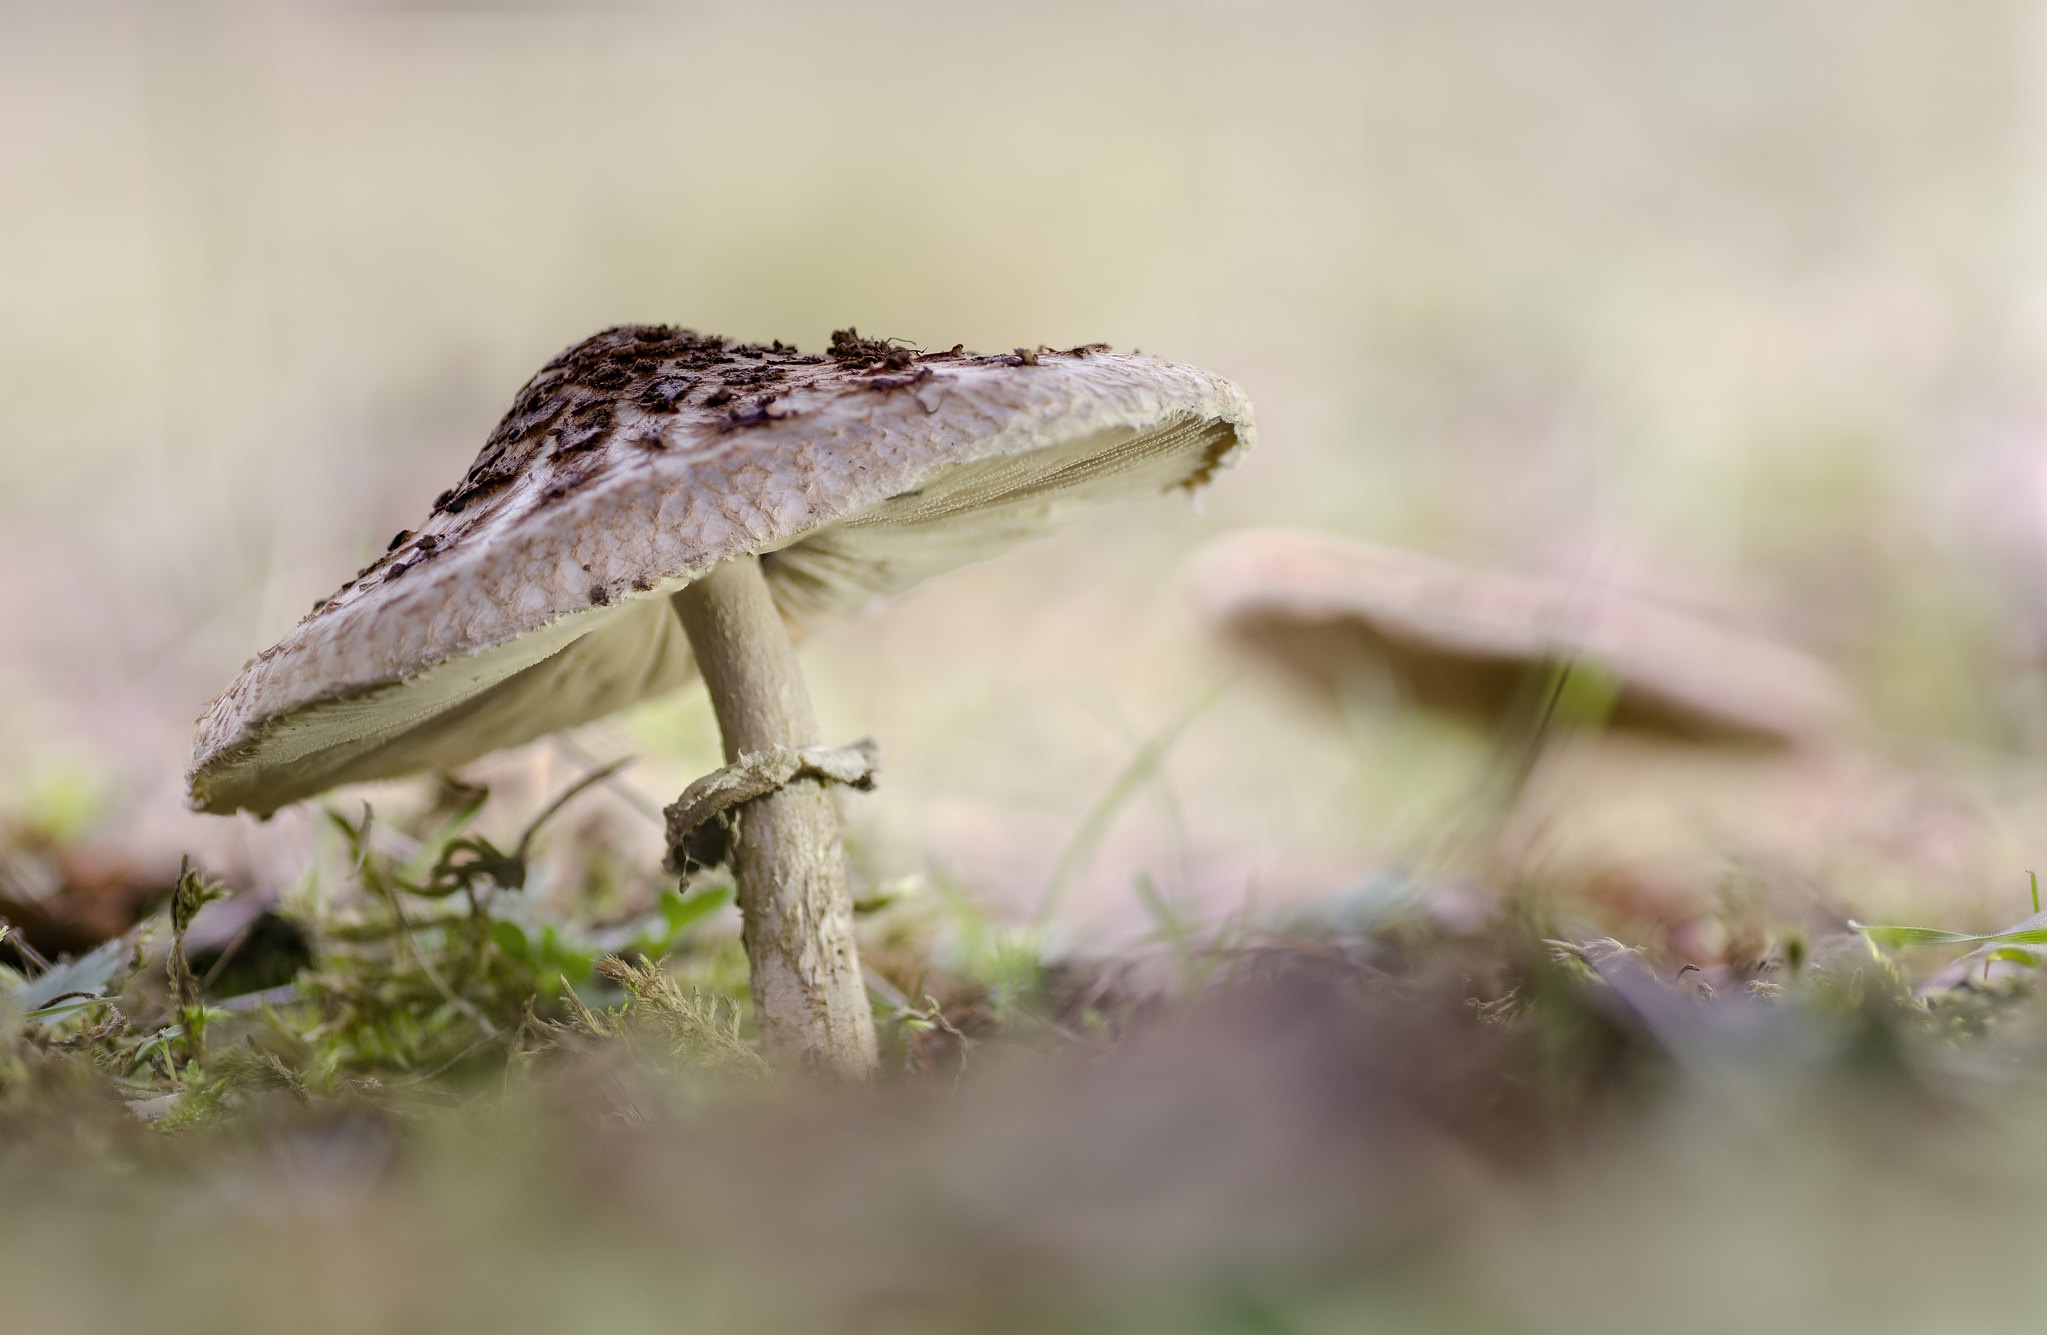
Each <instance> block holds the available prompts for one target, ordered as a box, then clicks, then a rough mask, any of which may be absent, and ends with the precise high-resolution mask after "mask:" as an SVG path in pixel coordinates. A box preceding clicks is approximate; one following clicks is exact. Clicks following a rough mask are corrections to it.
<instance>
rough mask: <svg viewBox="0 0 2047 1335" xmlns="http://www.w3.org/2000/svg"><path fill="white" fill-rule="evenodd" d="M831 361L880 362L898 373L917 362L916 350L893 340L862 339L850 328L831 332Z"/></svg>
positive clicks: (858, 333)
mask: <svg viewBox="0 0 2047 1335" xmlns="http://www.w3.org/2000/svg"><path fill="white" fill-rule="evenodd" d="M832 360H833V361H835V362H856V363H859V362H880V363H881V364H882V366H883V367H885V368H887V369H888V370H891V371H900V370H902V369H904V368H905V367H907V366H909V365H910V364H911V363H913V362H915V361H916V360H917V350H916V349H915V348H906V347H903V346H901V345H899V344H898V343H897V342H896V341H895V340H894V339H888V338H862V337H860V331H859V330H857V329H853V328H851V327H848V328H845V329H834V330H833V331H832Z"/></svg>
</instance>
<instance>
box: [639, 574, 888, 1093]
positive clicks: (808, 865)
mask: <svg viewBox="0 0 2047 1335" xmlns="http://www.w3.org/2000/svg"><path fill="white" fill-rule="evenodd" d="M674 603H675V613H676V616H677V617H678V618H680V619H681V621H682V628H683V631H684V632H685V633H686V634H687V635H688V636H689V642H690V648H691V650H692V651H693V652H694V653H695V654H696V660H697V667H698V670H699V671H700V672H702V674H703V678H704V684H705V686H706V687H707V688H708V689H709V691H710V695H711V707H712V709H713V710H714V711H715V712H716V713H717V716H718V729H719V732H720V733H721V734H722V735H723V738H724V744H725V759H726V761H727V762H728V763H731V762H735V761H737V760H738V759H739V757H740V756H741V754H743V753H748V752H757V751H765V750H767V749H768V748H770V747H773V746H788V747H796V748H802V747H810V746H816V745H818V743H819V740H820V739H819V737H818V730H817V719H816V717H815V715H814V714H813V713H812V712H811V707H810V692H809V691H808V690H807V689H806V688H805V687H804V684H803V675H802V672H801V671H800V670H799V668H798V666H797V663H796V651H795V648H794V647H793V646H792V645H791V644H790V643H789V632H788V630H787V628H785V627H784V626H783V624H782V618H781V614H780V613H779V612H777V611H776V610H775V602H774V598H773V596H772V595H771V594H770V593H769V591H768V585H767V580H766V579H765V578H763V576H762V574H761V568H760V562H759V561H758V560H756V559H755V558H753V557H750V556H748V557H739V558H735V559H733V560H729V561H726V562H725V563H724V564H722V565H719V566H717V567H716V568H714V569H713V570H712V571H711V573H710V574H708V575H706V576H705V577H704V578H702V579H700V580H698V581H697V582H696V583H694V584H691V585H690V586H689V587H688V588H686V589H683V590H682V591H681V592H679V593H677V594H676V595H675V599H674ZM739 813H740V814H739V833H738V839H737V841H736V845H735V847H734V849H733V854H732V870H733V875H734V877H735V878H736V879H737V880H738V882H739V910H740V916H741V920H742V923H743V932H744V936H745V941H746V958H747V962H748V964H749V965H750V966H751V968H752V975H753V1000H754V1013H755V1015H756V1017H757V1019H758V1022H759V1025H760V1032H761V1045H762V1047H763V1048H764V1049H765V1050H766V1053H767V1055H768V1058H769V1060H770V1061H772V1062H774V1063H775V1064H777V1065H778V1066H795V1067H799V1068H802V1069H806V1070H815V1071H820V1072H825V1073H829V1074H833V1075H838V1076H844V1077H849V1078H854V1079H861V1078H865V1077H867V1076H870V1075H872V1074H873V1073H874V1071H875V1069H876V1066H877V1057H876V1054H875V1045H874V1016H873V1012H872V1010H871V1009H870V1008H869V1006H868V1002H867V988H866V985H865V983H864V982H863V981H862V980H861V976H860V957H859V954H858V952H857V951H856V949H855V947H854V944H853V901H852V897H851V896H850V895H849V894H848V893H847V890H846V856H845V851H844V849H843V848H842V846H841V845H840V842H839V815H838V810H837V808H836V806H835V805H834V803H833V797H832V794H831V792H830V790H829V789H828V787H827V785H826V784H825V783H823V782H821V781H820V780H818V779H814V778H798V779H796V780H794V781H792V782H791V783H789V784H788V785H787V786H785V787H783V788H780V789H778V790H776V791H775V792H772V793H769V794H768V795H766V796H764V797H758V798H754V799H753V800H752V801H749V802H747V803H746V804H745V805H744V806H743V807H741V808H739Z"/></svg>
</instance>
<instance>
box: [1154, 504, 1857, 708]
mask: <svg viewBox="0 0 2047 1335" xmlns="http://www.w3.org/2000/svg"><path fill="white" fill-rule="evenodd" d="M1194 582H1195V586H1196V590H1197V596H1198V597H1199V599H1200V601H1201V606H1202V611H1203V615H1204V619H1205V620H1206V621H1207V623H1208V625H1209V626H1210V628H1211V629H1213V630H1214V631H1216V632H1217V633H1218V634H1219V635H1221V636H1223V637H1224V638H1226V639H1228V640H1231V641H1233V642H1235V643H1237V644H1239V645H1242V646H1243V647H1245V648H1246V649H1248V650H1250V651H1252V652H1253V653H1255V654H1257V655H1258V656H1259V657H1261V658H1264V659H1266V660H1268V661H1271V662H1274V663H1276V664H1278V665H1279V666H1281V667H1282V668H1283V669H1284V670H1286V671H1288V672H1289V673H1291V674H1292V675H1294V676H1296V677H1297V678H1300V679H1302V680H1304V681H1306V682H1309V683H1312V684H1314V685H1315V686H1316V687H1318V688H1320V689H1323V690H1326V691H1331V692H1338V691H1342V690H1343V689H1345V687H1346V685H1347V684H1348V683H1349V682H1351V681H1354V680H1356V679H1357V678H1358V677H1359V676H1360V675H1361V674H1363V673H1367V672H1372V671H1378V672H1381V673H1383V674H1385V675H1386V676H1388V677H1390V678H1391V680H1392V682H1393V684H1394V685H1395V686H1396V687H1397V688H1398V690H1399V692H1400V694H1401V695H1402V696H1403V697H1405V698H1406V699H1408V700H1410V701H1412V702H1413V703H1415V704H1417V705H1420V706H1422V707H1424V708H1431V709H1440V710H1444V711H1448V712H1454V713H1460V714H1464V715H1467V716H1476V717H1480V718H1483V719H1486V720H1497V719H1499V718H1501V717H1503V716H1504V715H1505V714H1506V713H1507V711H1508V710H1510V709H1511V708H1513V707H1514V704H1515V702H1516V700H1517V699H1518V698H1522V696H1523V693H1524V692H1526V691H1527V689H1528V686H1529V683H1530V681H1531V677H1532V675H1533V674H1535V673H1538V672H1540V671H1542V670H1544V669H1547V668H1551V667H1555V666H1559V665H1568V664H1589V665H1591V666H1594V667H1596V668H1598V669H1599V670H1600V671H1602V672H1603V673H1605V674H1606V675H1607V677H1608V678H1609V679H1610V682H1609V684H1610V685H1611V688H1612V690H1613V692H1614V698H1613V702H1612V710H1611V715H1610V717H1609V719H1608V722H1610V723H1611V724H1613V725H1615V726H1620V727H1628V728H1633V729H1637V730H1642V731H1647V732H1655V733H1662V734H1665V735H1669V736H1674V737H1684V738H1690V739H1694V740H1705V741H1726V742H1756V743H1769V744H1789V743H1798V742H1805V741H1811V740H1815V739H1817V738H1819V737H1822V736H1824V735H1826V734H1828V733H1830V732H1833V731H1835V730H1836V729H1838V728H1839V727H1841V726H1842V725H1843V724H1844V723H1845V722H1846V721H1847V719H1848V717H1849V714H1850V709H1849V704H1848V698H1847V694H1846V692H1845V691H1844V690H1843V688H1842V686H1841V685H1840V683H1839V681H1838V679H1837V678H1836V677H1835V675H1834V674H1833V673H1832V672H1831V671H1830V670H1829V669H1828V668H1827V667H1825V666H1824V665H1823V664H1821V663H1819V662H1818V661H1817V660H1815V659H1813V658H1811V657H1810V656H1808V655H1806V654H1804V653H1801V652H1800V651H1798V650H1796V649H1793V648H1790V647H1788V646H1786V645H1784V644H1781V643H1777V642H1775V641H1772V640H1769V639H1767V638H1763V637H1760V636H1757V635H1754V634H1749V633H1745V632H1742V631H1739V630H1735V629H1732V628H1730V627H1727V626H1723V625H1719V624H1716V623H1714V622H1712V621H1709V620H1705V619H1703V618H1701V617H1698V616H1694V615H1691V614H1689V613H1686V612H1683V611H1679V610H1677V609H1676V608H1673V607H1669V606H1665V605H1663V604H1660V603H1658V602H1656V601H1654V600H1652V599H1649V598H1645V597H1642V596H1640V595H1637V594H1633V593H1626V592H1622V591H1620V590H1618V589H1614V588H1610V587H1606V586H1602V585H1599V584H1596V583H1592V582H1588V581H1583V580H1573V579H1565V578H1561V577H1555V576H1546V575H1540V574H1532V573H1521V572H1514V571H1503V570H1482V569H1470V568H1465V567H1459V566H1454V565H1450V564H1447V563H1445V562H1441V561H1436V560H1432V559H1430V558H1428V557H1424V556H1418V555H1416V554H1414V553H1411V552H1404V551H1398V550H1395V549H1391V548H1386V547H1379V546H1374V545H1372V544H1370V543H1365V542H1360V541H1356V540H1353V539H1348V538H1338V537H1332V536H1328V535H1323V534H1316V533H1307V532H1299V531H1293V530H1284V529H1266V530H1246V531H1243V532H1239V533H1234V534H1231V535H1229V536H1228V537H1225V538H1222V539H1219V540H1218V541H1216V542H1214V543H1212V544H1210V545H1209V546H1208V547H1207V548H1206V549H1204V551H1203V552H1202V553H1201V555H1200V556H1199V557H1198V558H1197V562H1196V565H1195V571H1194Z"/></svg>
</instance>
